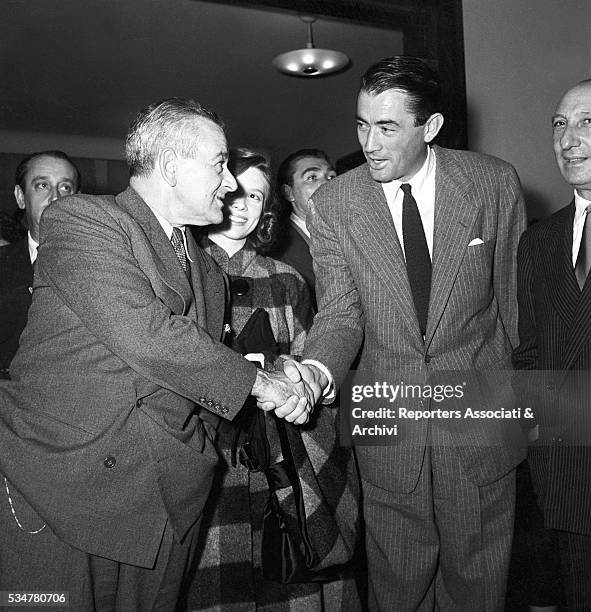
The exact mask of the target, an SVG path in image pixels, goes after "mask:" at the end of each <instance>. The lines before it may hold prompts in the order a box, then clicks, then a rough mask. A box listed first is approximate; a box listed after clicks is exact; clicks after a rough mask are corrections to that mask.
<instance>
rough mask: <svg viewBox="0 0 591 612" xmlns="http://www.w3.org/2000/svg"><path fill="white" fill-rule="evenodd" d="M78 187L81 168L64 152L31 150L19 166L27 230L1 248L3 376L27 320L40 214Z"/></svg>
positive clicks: (0, 373) (18, 195)
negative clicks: (20, 238)
mask: <svg viewBox="0 0 591 612" xmlns="http://www.w3.org/2000/svg"><path fill="white" fill-rule="evenodd" d="M79 188H80V173H79V171H78V168H76V165H75V164H74V162H73V161H72V160H71V159H70V158H69V157H68V156H67V155H66V154H65V153H64V152H63V151H39V152H37V153H31V154H30V155H27V157H25V158H24V159H23V160H22V161H21V162H20V163H19V165H18V166H17V169H16V176H15V187H14V197H15V199H16V202H17V205H18V207H19V208H20V209H21V210H24V212H25V215H26V219H27V227H28V233H27V236H26V237H25V238H24V239H22V240H18V241H17V242H14V243H12V244H11V245H9V246H7V247H4V248H3V249H1V250H0V378H8V376H9V371H8V368H9V365H10V362H11V360H12V358H13V357H14V354H15V353H16V349H17V347H18V340H19V337H20V335H21V332H22V331H23V329H24V327H25V324H26V322H27V312H28V310H29V306H30V305H31V287H32V284H33V263H34V262H35V259H36V258H37V246H38V245H39V221H40V219H41V213H42V212H43V211H44V210H45V208H47V206H49V205H50V204H52V203H53V202H55V201H57V200H58V199H59V198H62V197H63V196H66V195H72V194H73V193H77V192H78V190H79Z"/></svg>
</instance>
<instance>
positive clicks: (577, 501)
mask: <svg viewBox="0 0 591 612" xmlns="http://www.w3.org/2000/svg"><path fill="white" fill-rule="evenodd" d="M552 127H553V133H554V153H555V154H556V161H557V163H558V168H559V169H560V172H561V174H562V176H563V178H564V180H565V181H566V182H567V183H569V184H570V185H572V187H573V189H574V197H573V200H572V201H571V203H570V204H569V205H568V206H565V207H564V208H562V209H561V210H559V211H558V212H557V213H555V214H554V215H552V216H551V217H549V218H548V219H545V220H543V221H540V222H539V223H536V224H535V225H533V226H532V227H531V228H530V229H529V230H528V231H527V232H526V233H525V234H524V235H523V237H522V239H521V242H520V245H519V255H518V276H519V284H518V298H519V339H520V344H519V347H518V348H517V350H516V351H515V353H514V363H515V366H516V367H517V368H520V369H523V370H542V373H541V375H540V377H541V378H542V379H543V380H544V383H545V384H544V385H541V384H540V380H539V378H537V377H536V375H535V374H534V375H533V376H532V377H533V378H534V382H535V384H534V385H533V393H532V394H531V395H530V396H529V397H527V398H526V399H527V400H528V401H531V403H532V405H533V406H534V407H535V410H536V417H537V427H536V429H535V430H534V432H535V433H534V435H533V436H531V438H532V439H533V443H532V446H531V448H530V452H529V455H528V460H529V462H530V465H531V469H532V480H533V482H534V488H535V490H536V493H537V496H538V501H539V504H540V507H541V509H542V512H543V515H544V521H545V524H546V527H548V528H550V529H553V530H555V533H556V536H557V539H558V544H559V549H560V562H561V573H562V581H563V584H564V589H565V596H566V600H567V602H566V603H567V609H568V610H569V611H570V610H591V486H590V484H591V450H590V448H589V445H590V443H591V410H590V408H589V397H590V391H591V384H590V383H591V381H590V377H589V370H590V369H591V345H590V343H589V341H590V340H591V281H589V278H588V276H589V274H588V272H589V267H590V266H591V220H589V215H588V214H587V213H588V212H589V210H591V209H590V207H591V79H589V80H586V81H583V82H581V83H579V84H577V85H576V86H575V87H573V88H572V89H570V90H569V91H567V92H566V94H565V95H564V97H563V98H562V100H561V101H560V103H559V104H558V107H557V109H556V113H555V115H554V117H553V119H552ZM526 388H527V387H526ZM529 388H530V389H531V388H532V387H529ZM538 390H541V393H537V391H538Z"/></svg>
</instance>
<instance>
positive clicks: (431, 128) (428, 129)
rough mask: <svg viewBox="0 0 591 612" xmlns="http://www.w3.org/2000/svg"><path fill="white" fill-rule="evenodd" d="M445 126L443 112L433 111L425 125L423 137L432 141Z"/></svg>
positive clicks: (427, 141)
mask: <svg viewBox="0 0 591 612" xmlns="http://www.w3.org/2000/svg"><path fill="white" fill-rule="evenodd" d="M442 126H443V115H442V114H441V113H433V114H432V115H431V116H430V117H429V119H427V121H426V122H425V125H424V126H423V138H424V140H425V142H426V143H430V142H431V141H432V140H433V139H434V138H435V136H437V134H439V130H440V129H441V127H442Z"/></svg>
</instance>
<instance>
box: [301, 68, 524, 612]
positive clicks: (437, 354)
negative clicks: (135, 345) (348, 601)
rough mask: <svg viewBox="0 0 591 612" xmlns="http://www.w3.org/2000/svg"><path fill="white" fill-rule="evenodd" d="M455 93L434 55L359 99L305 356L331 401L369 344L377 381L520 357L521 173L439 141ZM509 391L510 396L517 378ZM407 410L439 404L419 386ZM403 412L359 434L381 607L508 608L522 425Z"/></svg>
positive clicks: (328, 208)
mask: <svg viewBox="0 0 591 612" xmlns="http://www.w3.org/2000/svg"><path fill="white" fill-rule="evenodd" d="M439 97H440V96H439V84H438V81H437V75H436V74H435V73H434V72H433V71H432V70H430V69H429V68H428V67H427V66H426V65H425V64H424V63H423V62H421V61H420V60H417V59H414V58H408V57H392V58H387V59H384V60H381V61H379V62H378V63H376V64H375V65H373V66H371V67H370V68H369V69H368V70H367V72H366V73H365V75H364V77H363V79H362V82H361V90H360V93H359V97H358V103H357V133H358V137H359V142H360V144H361V146H362V147H363V151H364V153H365V157H366V159H367V164H365V165H363V166H361V167H359V168H356V169H354V170H352V171H350V172H348V173H346V174H344V175H342V176H339V177H338V178H336V179H334V180H332V181H331V182H330V183H327V184H326V185H324V186H322V187H321V188H320V189H319V190H318V191H317V192H316V193H315V194H314V196H313V198H312V202H311V210H310V213H309V216H308V227H309V229H310V234H311V242H312V248H311V251H312V256H313V258H314V267H315V272H316V279H317V292H318V299H319V302H318V305H319V312H318V314H317V316H316V318H315V320H314V325H313V327H312V330H311V332H310V335H309V337H308V341H307V343H306V349H305V353H304V357H305V358H306V360H308V361H306V360H304V365H300V366H298V367H299V370H300V373H301V375H302V377H303V378H305V379H307V380H308V381H309V382H310V384H312V385H314V386H315V390H316V395H317V396H319V395H320V394H321V393H322V394H324V396H325V401H326V400H327V399H328V398H330V393H331V391H330V389H331V385H330V384H329V382H331V383H332V382H333V383H334V387H335V388H338V387H339V386H340V385H341V384H342V382H343V380H344V379H345V376H346V374H347V371H348V368H349V366H350V364H351V362H352V361H353V359H354V357H355V355H356V353H357V351H358V350H359V348H360V346H361V344H362V342H363V349H362V355H361V359H360V363H359V368H358V370H357V374H356V377H357V379H356V382H360V383H362V384H370V385H371V384H374V382H378V383H381V382H383V381H386V382H388V383H399V382H401V381H404V382H407V383H416V382H419V381H422V382H424V381H427V380H429V378H428V377H429V376H430V375H432V374H433V373H437V372H441V371H445V370H461V371H466V372H467V371H469V370H471V371H478V372H483V371H488V370H503V369H506V370H508V369H509V368H510V365H511V351H512V347H513V346H514V344H516V341H517V302H516V298H515V293H516V265H515V256H516V251H517V243H518V240H519V236H520V235H521V233H522V231H523V229H524V227H525V212H524V203H523V197H522V192H521V188H520V185H519V180H518V178H517V175H516V173H515V170H514V169H513V168H512V167H511V166H510V165H509V164H507V163H505V162H503V161H501V160H499V159H496V158H493V157H489V156H485V155H479V154H476V153H470V152H466V151H453V150H449V149H443V148H441V147H438V146H436V145H432V144H431V143H432V142H433V140H434V138H435V137H436V136H437V133H438V132H439V130H440V128H441V126H442V124H443V116H442V114H441V105H440V99H439ZM408 185H410V189H409V188H408ZM411 198H412V201H411ZM413 202H414V204H413ZM417 208H418V214H415V215H414V217H413V219H411V221H412V222H411V223H409V214H410V216H412V213H413V210H414V211H415V212H416V209H417ZM417 220H419V224H418V225H417V223H416V221H417ZM419 230H420V231H419ZM417 245H418V247H419V249H418V250H417ZM417 272H418V276H419V278H418V279H417ZM429 277H430V278H429ZM310 360H311V362H310ZM331 379H332V380H331ZM465 380H466V379H465ZM345 393H346V391H345V390H342V395H344V394H345ZM495 394H496V397H497V399H498V400H499V405H502V404H503V403H504V402H505V400H509V399H510V396H511V391H510V390H509V386H508V385H507V388H504V387H502V386H498V387H497V388H496V389H495ZM479 399H480V401H481V402H482V401H485V399H486V398H479ZM488 399H489V400H490V397H489V398H488ZM366 405H369V404H364V405H363V407H365V406H366ZM380 405H381V406H383V405H384V401H383V400H382V403H381V404H380V403H379V402H378V404H377V406H378V407H379V406H380ZM405 407H406V408H408V409H412V410H421V411H425V410H429V409H430V408H435V407H436V404H435V403H431V402H430V400H429V399H424V398H419V397H413V398H409V399H408V401H407V402H406V403H405ZM391 424H393V422H392V423H391ZM397 424H398V431H397V434H396V435H395V436H392V437H391V438H375V439H374V440H369V439H368V438H366V439H365V440H364V441H362V442H361V443H360V444H359V445H357V447H356V451H357V457H358V461H359V468H360V473H361V477H362V484H363V503H364V517H365V526H366V551H367V557H368V571H369V606H370V609H371V610H387V611H396V612H405V611H410V610H433V609H435V608H436V609H438V610H450V611H451V610H453V611H454V612H457V611H458V610H464V611H466V612H474V611H475V610H479V611H480V610H501V609H502V608H503V600H504V589H505V581H506V572H507V567H508V559H509V551H510V547H511V539H512V528H513V507H514V468H515V466H516V465H517V464H518V463H519V462H520V461H521V460H522V459H523V456H524V450H523V444H521V443H520V442H521V441H520V437H519V435H518V434H517V433H516V431H518V430H519V425H518V424H517V423H516V422H515V421H511V420H506V421H502V422H501V421H494V420H489V421H487V422H478V423H477V422H475V421H471V420H470V419H463V418H459V419H457V420H456V421H455V422H454V423H441V422H438V421H435V420H433V419H429V418H423V419H420V420H417V421H414V420H406V421H402V420H400V419H398V421H397ZM363 442H369V444H364V443H363ZM372 442H373V444H371V443H372Z"/></svg>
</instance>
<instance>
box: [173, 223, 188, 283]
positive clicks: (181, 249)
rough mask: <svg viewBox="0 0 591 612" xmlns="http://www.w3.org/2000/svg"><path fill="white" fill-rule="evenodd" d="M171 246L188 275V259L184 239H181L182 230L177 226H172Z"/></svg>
mask: <svg viewBox="0 0 591 612" xmlns="http://www.w3.org/2000/svg"><path fill="white" fill-rule="evenodd" d="M170 242H171V243H172V248H173V249H174V252H175V253H176V256H177V257H178V259H179V262H180V263H181V266H182V268H183V270H184V271H185V274H187V276H188V275H189V260H188V259H187V252H186V251H185V241H184V240H183V232H182V231H181V230H180V229H179V228H178V227H173V228H172V236H171V237H170Z"/></svg>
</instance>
